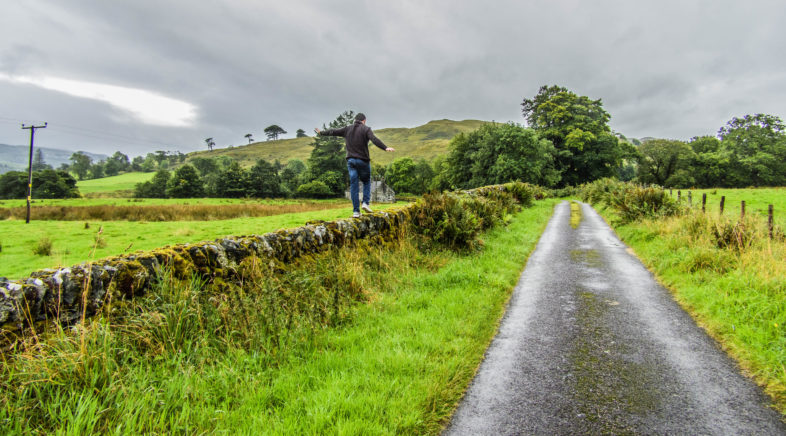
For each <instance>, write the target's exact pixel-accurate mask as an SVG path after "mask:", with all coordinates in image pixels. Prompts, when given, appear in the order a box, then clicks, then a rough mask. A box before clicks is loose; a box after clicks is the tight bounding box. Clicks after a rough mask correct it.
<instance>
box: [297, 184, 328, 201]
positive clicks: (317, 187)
mask: <svg viewBox="0 0 786 436" xmlns="http://www.w3.org/2000/svg"><path fill="white" fill-rule="evenodd" d="M296 194H297V196H298V197H303V198H328V197H332V196H333V195H334V194H333V192H332V191H331V190H330V188H328V186H327V185H326V184H325V183H323V182H320V181H319V180H315V181H313V182H308V183H304V184H302V185H300V186H298V187H297V192H296Z"/></svg>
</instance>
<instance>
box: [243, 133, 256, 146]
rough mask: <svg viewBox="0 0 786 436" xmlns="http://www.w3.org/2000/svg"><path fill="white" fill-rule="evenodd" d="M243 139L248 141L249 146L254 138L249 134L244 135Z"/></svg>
mask: <svg viewBox="0 0 786 436" xmlns="http://www.w3.org/2000/svg"><path fill="white" fill-rule="evenodd" d="M245 138H246V139H248V143H249V144H251V143H252V142H253V141H254V137H253V135H251V134H250V133H246V136H245Z"/></svg>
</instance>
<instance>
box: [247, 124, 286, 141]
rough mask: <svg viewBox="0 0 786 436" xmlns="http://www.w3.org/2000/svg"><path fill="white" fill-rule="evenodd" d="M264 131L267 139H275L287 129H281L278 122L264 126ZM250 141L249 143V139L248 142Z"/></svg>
mask: <svg viewBox="0 0 786 436" xmlns="http://www.w3.org/2000/svg"><path fill="white" fill-rule="evenodd" d="M264 131H265V135H267V139H268V140H270V139H273V140H276V139H278V136H279V135H284V134H286V133H287V131H286V130H284V129H282V128H281V126H279V125H278V124H273V125H272V126H267V127H265V130H264ZM250 143H251V141H250V140H249V144H250Z"/></svg>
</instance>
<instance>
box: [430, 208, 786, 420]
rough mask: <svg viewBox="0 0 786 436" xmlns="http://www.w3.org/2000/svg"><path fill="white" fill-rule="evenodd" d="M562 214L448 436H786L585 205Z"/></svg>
mask: <svg viewBox="0 0 786 436" xmlns="http://www.w3.org/2000/svg"><path fill="white" fill-rule="evenodd" d="M581 210H582V214H583V220H582V221H581V223H580V224H579V226H578V227H577V228H576V229H573V228H572V227H571V225H570V214H571V212H570V204H569V203H568V202H563V203H561V204H559V205H558V206H557V207H556V209H555V213H554V216H553V217H552V219H551V221H550V222H549V224H548V226H547V228H546V231H545V232H544V234H543V235H542V236H541V239H540V241H539V243H538V245H537V247H536V249H535V251H534V252H533V253H532V255H531V256H530V259H529V261H528V263H527V267H526V269H525V270H524V272H523V274H522V276H521V279H520V281H519V284H518V285H517V287H516V289H515V291H514V293H513V296H512V297H511V301H510V302H509V305H508V309H507V312H506V314H505V316H504V318H503V320H502V324H501V325H500V329H499V332H498V333H497V336H496V337H495V338H494V340H493V341H492V344H491V346H490V347H489V349H488V350H487V352H486V356H485V359H484V361H483V363H482V364H481V366H480V368H479V370H478V373H477V375H476V376H475V379H474V380H473V382H472V384H471V385H470V387H469V389H468V391H467V393H466V394H465V397H464V399H463V400H462V402H461V404H460V405H459V407H458V409H457V411H456V413H455V415H454V416H453V418H452V420H451V422H450V424H449V425H448V427H447V428H446V430H445V433H444V434H447V435H518V434H525V435H526V434H535V435H552V434H564V435H573V434H669V435H672V434H686V435H705V434H710V435H775V434H777V435H786V426H785V425H784V424H783V422H782V421H781V417H780V414H779V413H777V412H776V411H775V410H773V409H772V408H770V407H769V404H770V402H769V398H768V397H766V396H765V395H764V394H763V393H762V392H761V390H760V389H759V388H758V387H757V386H756V385H755V384H754V383H753V382H752V381H751V380H749V379H747V378H745V377H744V376H742V375H741V373H740V370H739V368H738V366H737V365H736V364H735V363H734V362H733V361H732V360H731V359H730V358H729V357H728V356H726V354H725V353H724V352H723V351H722V350H721V349H720V348H719V347H718V345H717V344H716V343H715V342H714V341H713V340H712V339H711V338H710V337H709V336H707V334H706V333H705V332H704V331H703V330H701V329H700V328H699V327H697V326H696V323H695V322H694V321H693V320H692V319H691V317H690V316H689V315H688V314H687V313H685V312H684V311H683V310H682V309H681V308H680V307H679V305H678V304H677V303H676V302H674V300H673V299H672V298H671V296H670V294H669V292H668V291H667V290H666V289H664V288H663V287H661V286H660V285H658V284H657V282H655V280H654V279H653V276H652V274H650V272H649V271H647V269H646V268H645V267H644V266H643V265H642V264H641V263H640V262H639V261H638V260H637V259H636V258H635V257H634V256H633V255H631V254H629V253H628V252H627V247H626V246H625V245H624V244H623V243H622V242H620V240H619V239H618V238H617V237H616V235H615V234H614V233H613V232H612V231H611V229H610V228H609V227H608V225H607V224H606V223H605V222H604V221H603V219H602V218H601V217H600V216H599V215H598V214H597V213H596V212H595V211H594V210H593V209H592V208H591V207H589V206H588V205H585V204H583V205H581Z"/></svg>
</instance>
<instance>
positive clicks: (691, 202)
mask: <svg viewBox="0 0 786 436" xmlns="http://www.w3.org/2000/svg"><path fill="white" fill-rule="evenodd" d="M688 206H690V207H693V194H691V192H690V191H688Z"/></svg>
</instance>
